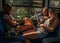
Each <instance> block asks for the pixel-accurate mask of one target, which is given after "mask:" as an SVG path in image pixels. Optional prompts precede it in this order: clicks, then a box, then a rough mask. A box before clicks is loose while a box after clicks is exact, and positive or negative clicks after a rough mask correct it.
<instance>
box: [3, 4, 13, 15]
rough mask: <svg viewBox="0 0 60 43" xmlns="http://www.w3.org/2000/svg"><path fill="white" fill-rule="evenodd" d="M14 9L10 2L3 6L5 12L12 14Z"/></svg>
mask: <svg viewBox="0 0 60 43" xmlns="http://www.w3.org/2000/svg"><path fill="white" fill-rule="evenodd" d="M11 10H12V7H11V6H10V5H9V4H5V6H4V8H3V13H4V14H10V11H11Z"/></svg>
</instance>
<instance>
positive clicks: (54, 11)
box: [49, 8, 58, 18]
mask: <svg viewBox="0 0 60 43" xmlns="http://www.w3.org/2000/svg"><path fill="white" fill-rule="evenodd" d="M49 13H53V15H54V17H55V18H58V15H57V12H56V10H55V9H54V8H51V9H49Z"/></svg>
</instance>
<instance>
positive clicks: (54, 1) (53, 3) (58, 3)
mask: <svg viewBox="0 0 60 43" xmlns="http://www.w3.org/2000/svg"><path fill="white" fill-rule="evenodd" d="M49 2H50V3H49V7H55V8H60V0H50V1H49Z"/></svg>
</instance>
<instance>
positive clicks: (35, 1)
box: [6, 0, 43, 19]
mask: <svg viewBox="0 0 60 43" xmlns="http://www.w3.org/2000/svg"><path fill="white" fill-rule="evenodd" d="M6 3H8V4H9V5H12V7H13V17H14V18H15V19H18V18H20V19H22V18H24V17H31V16H33V15H34V11H35V10H36V11H37V12H41V11H42V7H43V5H42V4H43V1H42V0H6Z"/></svg>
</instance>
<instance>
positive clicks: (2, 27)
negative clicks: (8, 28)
mask: <svg viewBox="0 0 60 43" xmlns="http://www.w3.org/2000/svg"><path fill="white" fill-rule="evenodd" d="M3 34H4V26H3V22H2V12H0V36H2V35H3Z"/></svg>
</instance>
